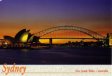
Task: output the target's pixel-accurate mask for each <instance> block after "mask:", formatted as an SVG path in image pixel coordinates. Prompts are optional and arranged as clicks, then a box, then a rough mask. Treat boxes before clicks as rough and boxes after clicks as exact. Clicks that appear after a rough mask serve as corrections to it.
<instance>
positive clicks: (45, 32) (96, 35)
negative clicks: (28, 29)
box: [34, 25, 104, 39]
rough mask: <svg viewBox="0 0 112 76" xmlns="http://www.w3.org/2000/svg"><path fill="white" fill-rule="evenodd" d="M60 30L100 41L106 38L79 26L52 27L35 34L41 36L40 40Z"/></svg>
mask: <svg viewBox="0 0 112 76" xmlns="http://www.w3.org/2000/svg"><path fill="white" fill-rule="evenodd" d="M59 30H74V31H79V32H82V33H84V34H87V35H89V36H91V37H92V38H94V39H98V38H104V36H102V35H100V34H99V33H97V32H94V31H91V30H89V29H86V28H83V27H79V26H69V25H65V26H56V27H51V28H48V29H45V30H42V31H40V32H38V33H35V34H34V35H35V36H39V37H40V38H41V37H42V36H44V35H46V34H49V33H52V32H55V31H59Z"/></svg>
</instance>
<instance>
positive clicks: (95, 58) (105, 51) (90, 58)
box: [0, 47, 111, 65]
mask: <svg viewBox="0 0 112 76" xmlns="http://www.w3.org/2000/svg"><path fill="white" fill-rule="evenodd" d="M4 63H7V64H14V63H16V64H20V65H21V64H26V65H29V64H30V65H33V64H35V65H41V64H42V65H54V64H55V65H58V64H59V65H71V64H72V65H110V64H111V48H71V47H68V48H62V47H56V48H44V49H26V48H24V49H22V48H21V49H18V48H14V49H0V64H4Z"/></svg>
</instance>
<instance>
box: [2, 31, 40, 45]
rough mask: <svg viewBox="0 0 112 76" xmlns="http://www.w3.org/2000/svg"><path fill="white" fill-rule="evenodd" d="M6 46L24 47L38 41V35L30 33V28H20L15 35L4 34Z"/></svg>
mask: <svg viewBox="0 0 112 76" xmlns="http://www.w3.org/2000/svg"><path fill="white" fill-rule="evenodd" d="M4 39H5V40H6V42H7V45H8V46H12V47H26V46H28V47H29V46H31V45H34V44H37V43H39V37H37V36H34V35H33V34H31V33H30V30H26V29H22V30H21V31H19V32H18V33H17V34H16V35H15V37H11V36H4Z"/></svg>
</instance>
